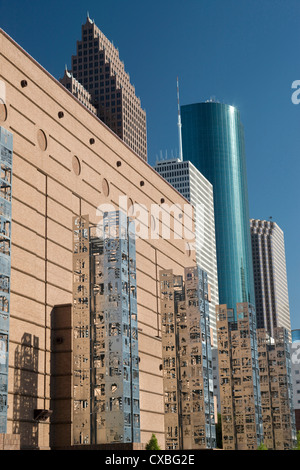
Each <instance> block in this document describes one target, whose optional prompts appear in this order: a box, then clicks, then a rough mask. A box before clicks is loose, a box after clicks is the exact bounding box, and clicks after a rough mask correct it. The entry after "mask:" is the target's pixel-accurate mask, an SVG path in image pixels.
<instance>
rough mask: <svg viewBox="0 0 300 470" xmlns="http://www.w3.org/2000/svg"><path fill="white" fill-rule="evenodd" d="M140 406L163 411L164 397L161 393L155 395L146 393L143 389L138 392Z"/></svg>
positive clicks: (145, 408)
mask: <svg viewBox="0 0 300 470" xmlns="http://www.w3.org/2000/svg"><path fill="white" fill-rule="evenodd" d="M140 407H141V410H152V411H154V412H157V413H163V412H164V398H163V395H155V394H153V393H148V392H146V391H144V390H142V391H141V393H140Z"/></svg>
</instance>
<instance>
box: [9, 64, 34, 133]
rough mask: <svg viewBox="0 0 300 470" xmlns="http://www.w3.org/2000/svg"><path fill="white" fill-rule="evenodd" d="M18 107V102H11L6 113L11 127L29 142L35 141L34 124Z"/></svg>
mask: <svg viewBox="0 0 300 470" xmlns="http://www.w3.org/2000/svg"><path fill="white" fill-rule="evenodd" d="M12 70H14V69H12ZM14 73H15V70H14ZM9 95H10V92H9V91H8V96H9ZM18 108H19V105H18V103H17V104H16V105H12V104H11V105H10V107H9V110H8V113H9V115H10V120H11V122H12V123H13V127H14V129H15V130H16V131H17V132H18V133H20V134H21V135H23V136H25V137H26V138H27V139H29V140H30V141H31V142H35V132H36V128H35V125H34V123H33V121H32V120H29V119H28V118H27V117H25V115H24V111H23V112H22V111H20V110H19V109H18ZM20 109H21V108H20ZM23 110H24V108H23Z"/></svg>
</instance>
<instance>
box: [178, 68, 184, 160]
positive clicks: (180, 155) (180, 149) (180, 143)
mask: <svg viewBox="0 0 300 470" xmlns="http://www.w3.org/2000/svg"><path fill="white" fill-rule="evenodd" d="M177 107H178V123H177V125H178V139H179V160H180V161H181V162H182V160H183V157H182V136H181V116H180V106H179V84H178V77H177Z"/></svg>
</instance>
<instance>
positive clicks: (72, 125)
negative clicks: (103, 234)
mask: <svg viewBox="0 0 300 470" xmlns="http://www.w3.org/2000/svg"><path fill="white" fill-rule="evenodd" d="M0 80H1V84H2V85H4V86H3V87H2V89H5V99H3V100H2V102H1V104H0V125H1V126H2V127H4V128H5V129H7V130H9V131H10V132H11V133H12V134H13V173H14V179H13V188H12V246H11V263H12V265H11V306H10V343H9V376H8V377H9V382H8V406H9V407H8V419H7V433H8V434H19V436H20V446H21V449H30V448H34V449H36V448H39V449H49V448H53V447H55V445H57V442H59V443H60V445H61V446H63V445H65V446H69V445H71V442H72V427H71V423H72V419H73V418H72V407H71V403H72V401H71V399H72V393H73V392H72V390H73V389H72V384H73V377H72V367H71V362H72V347H73V346H72V344H73V334H72V333H73V332H72V324H71V323H72V314H71V306H72V302H73V293H72V292H73V291H72V281H73V276H72V274H73V271H72V262H73V261H72V260H73V247H72V239H73V231H72V221H73V218H74V217H76V216H82V215H88V216H89V220H90V222H91V223H92V224H94V225H97V223H98V219H99V213H98V207H99V205H101V204H110V205H112V206H114V207H116V209H117V208H118V205H119V197H120V196H123V197H124V198H125V197H127V202H128V207H130V206H131V207H132V204H133V203H139V204H143V205H144V206H145V207H146V208H148V210H149V211H150V209H151V207H152V205H158V206H160V205H161V204H162V203H165V204H170V205H172V204H178V205H181V206H183V205H184V204H188V202H187V201H186V200H185V199H184V197H182V196H181V195H180V194H179V193H178V192H177V191H176V190H175V189H174V188H173V187H171V185H169V184H168V183H167V182H166V181H165V180H163V179H162V178H161V177H160V176H159V175H158V174H157V173H156V172H155V171H154V170H153V169H152V168H151V167H150V166H149V165H148V164H147V163H146V162H145V161H144V160H143V159H142V158H141V157H139V156H138V155H137V154H136V153H135V152H134V151H133V150H132V149H131V148H130V147H129V146H128V145H126V143H124V142H123V141H122V140H121V139H120V138H118V137H117V136H116V134H115V133H113V132H112V131H111V130H110V129H109V128H108V127H107V126H106V125H105V124H103V123H102V122H101V121H100V120H99V119H98V118H97V117H96V116H95V115H94V114H93V113H92V112H90V111H89V110H88V109H87V108H86V107H85V106H84V105H83V104H81V103H80V102H79V101H78V99H76V98H75V97H74V96H72V95H71V94H70V93H68V92H67V90H66V89H65V88H64V87H63V86H62V85H61V84H60V83H59V82H58V81H57V80H55V79H54V78H53V77H52V76H51V75H50V74H48V73H47V72H46V71H45V69H43V68H42V67H41V66H40V65H39V64H38V63H37V62H35V61H34V59H33V58H31V57H30V56H29V55H28V54H27V53H26V52H25V51H24V50H23V49H22V48H21V47H20V46H18V45H17V44H16V43H15V42H14V41H13V40H12V39H11V38H10V37H8V36H7V35H6V33H5V32H3V31H2V30H1V31H0ZM162 212H163V211H162ZM173 219H174V217H173V216H172V217H171V223H172V224H171V236H170V238H164V237H163V236H161V235H160V236H159V237H158V238H156V239H153V238H150V237H149V238H148V239H147V238H142V237H141V238H138V239H137V241H136V282H137V304H138V331H139V361H140V362H139V374H140V375H139V386H140V429H141V442H146V441H148V440H149V439H150V437H151V434H152V433H155V434H156V436H157V437H158V441H159V444H160V445H161V447H162V448H163V446H164V406H163V379H162V371H161V367H160V366H161V363H162V343H161V317H160V306H159V271H160V270H164V269H173V270H174V272H176V273H178V274H179V275H183V273H184V268H186V267H188V266H193V265H194V264H195V253H194V252H193V251H190V250H187V249H186V247H187V243H186V241H187V240H186V239H187V238H189V237H188V236H187V235H185V238H184V237H183V236H182V237H175V230H176V229H175V228H174V227H175V226H174V224H173V222H174V220H173ZM150 220H151V221H152V225H153V224H154V225H156V226H160V227H162V225H163V224H164V222H163V221H161V222H159V221H158V220H155V217H150V215H149V222H150ZM190 222H191V223H192V220H191V221H190ZM140 225H141V224H140ZM190 236H191V237H192V233H191V234H190ZM43 410H45V412H44V414H43V413H42V415H41V414H40V411H43ZM51 411H52V414H51ZM47 413H48V414H47ZM42 416H43V417H44V420H43V418H42ZM50 422H51V426H50Z"/></svg>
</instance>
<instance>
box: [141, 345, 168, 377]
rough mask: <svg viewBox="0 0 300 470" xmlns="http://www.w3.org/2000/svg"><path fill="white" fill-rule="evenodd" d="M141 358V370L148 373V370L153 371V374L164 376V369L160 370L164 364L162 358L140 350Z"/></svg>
mask: <svg viewBox="0 0 300 470" xmlns="http://www.w3.org/2000/svg"><path fill="white" fill-rule="evenodd" d="M139 356H140V358H141V360H140V370H141V371H144V372H145V373H147V371H151V373H152V374H155V375H159V376H160V377H162V371H161V370H160V366H161V364H162V358H161V356H160V357H158V358H157V357H153V356H152V355H150V354H146V353H143V352H142V351H139Z"/></svg>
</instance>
